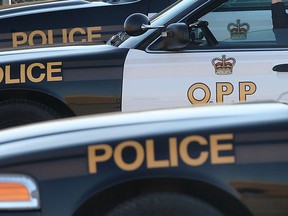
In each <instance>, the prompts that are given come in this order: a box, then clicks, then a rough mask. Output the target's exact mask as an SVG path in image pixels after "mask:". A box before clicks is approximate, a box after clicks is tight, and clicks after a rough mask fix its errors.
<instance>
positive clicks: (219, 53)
mask: <svg viewBox="0 0 288 216" xmlns="http://www.w3.org/2000/svg"><path fill="white" fill-rule="evenodd" d="M249 3H251V7H248V6H247V5H248V4H249ZM286 3H287V2H286ZM249 5H250V4H249ZM261 17H262V18H261ZM259 18H261V20H262V19H263V22H260V21H261V20H259ZM265 20H266V21H265ZM216 21H217V22H216ZM125 29H126V32H127V33H125V32H120V33H119V34H117V35H116V36H115V37H113V38H112V39H111V40H110V41H109V44H106V45H98V46H72V47H58V48H42V49H33V50H23V51H11V52H2V53H1V58H0V126H1V127H2V128H3V127H8V126H13V125H17V124H23V123H29V122H35V121H43V120H47V119H54V118H59V117H67V116H74V115H86V114H92V113H102V112H114V111H122V112H126V111H136V110H147V109H156V108H166V107H179V106H192V105H195V104H206V103H231V102H239V101H241V102H244V101H258V100H278V99H282V100H284V101H288V94H287V93H288V87H287V83H286V82H287V79H288V75H287V72H288V60H287V57H288V46H287V43H282V42H281V43H279V42H278V41H277V40H276V39H275V36H274V32H273V30H272V20H271V10H270V1H263V2H262V1H261V2H259V1H241V2H240V1H237V2H236V1H231V0H230V1H225V0H208V1H206V0H182V1H177V2H176V3H174V4H172V5H171V6H169V7H168V8H167V9H165V10H164V11H162V12H160V13H159V14H157V15H155V16H153V17H152V18H151V20H150V21H149V20H148V19H147V17H145V16H144V15H141V14H134V15H131V16H129V17H128V18H127V19H126V22H125ZM129 35H130V36H129Z"/></svg>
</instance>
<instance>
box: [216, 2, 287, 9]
mask: <svg viewBox="0 0 288 216" xmlns="http://www.w3.org/2000/svg"><path fill="white" fill-rule="evenodd" d="M283 2H284V3H285V4H286V8H288V0H284V1H283ZM270 6H271V0H234V1H228V2H227V3H225V4H223V5H222V6H221V7H219V8H218V9H217V11H231V10H234V11H237V10H243V9H245V10H246V11H247V10H265V9H270Z"/></svg>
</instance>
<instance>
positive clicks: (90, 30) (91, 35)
mask: <svg viewBox="0 0 288 216" xmlns="http://www.w3.org/2000/svg"><path fill="white" fill-rule="evenodd" d="M94 31H101V26H95V27H88V28H87V37H88V42H92V41H93V38H95V39H97V38H101V34H95V33H94Z"/></svg>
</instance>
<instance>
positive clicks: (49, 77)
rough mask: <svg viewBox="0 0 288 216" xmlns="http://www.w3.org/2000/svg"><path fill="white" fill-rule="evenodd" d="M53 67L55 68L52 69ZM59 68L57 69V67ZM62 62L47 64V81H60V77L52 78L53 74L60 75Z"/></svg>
mask: <svg viewBox="0 0 288 216" xmlns="http://www.w3.org/2000/svg"><path fill="white" fill-rule="evenodd" d="M54 66H55V67H54ZM57 66H59V67H57ZM61 66H62V62H48V63H47V81H48V82H49V81H50V82H51V81H62V76H53V75H54V73H62V68H61Z"/></svg>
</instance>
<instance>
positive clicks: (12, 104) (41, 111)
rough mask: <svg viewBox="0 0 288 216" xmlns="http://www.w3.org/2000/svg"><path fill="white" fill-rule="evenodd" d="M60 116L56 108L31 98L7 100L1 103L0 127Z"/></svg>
mask: <svg viewBox="0 0 288 216" xmlns="http://www.w3.org/2000/svg"><path fill="white" fill-rule="evenodd" d="M59 117H60V116H59V115H58V114H57V113H56V112H55V111H54V110H52V109H50V108H49V107H47V106H45V105H43V104H41V103H37V102H35V101H31V100H6V101H3V102H1V103H0V129H4V128H9V127H13V126H18V125H24V124H29V123H33V122H40V121H46V120H51V119H56V118H59Z"/></svg>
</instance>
